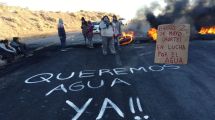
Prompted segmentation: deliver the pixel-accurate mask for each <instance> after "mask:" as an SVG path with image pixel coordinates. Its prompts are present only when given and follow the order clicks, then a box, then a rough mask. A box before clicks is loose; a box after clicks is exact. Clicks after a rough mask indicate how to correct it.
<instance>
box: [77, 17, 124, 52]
mask: <svg viewBox="0 0 215 120" xmlns="http://www.w3.org/2000/svg"><path fill="white" fill-rule="evenodd" d="M81 21H82V25H81V29H82V34H83V36H84V39H85V41H86V40H88V43H89V44H88V45H89V47H90V48H92V47H93V43H92V38H93V25H92V23H91V21H88V22H87V21H86V20H85V18H84V17H82V19H81ZM121 25H122V23H121V22H120V21H119V20H118V19H117V16H116V15H113V17H112V22H111V21H110V19H109V17H108V16H107V15H106V16H104V17H103V18H102V19H101V22H100V24H99V28H100V30H101V37H102V52H103V54H104V55H107V51H108V48H109V49H110V52H111V54H116V49H115V47H117V48H118V49H120V44H119V37H120V35H121V31H122V30H121Z"/></svg>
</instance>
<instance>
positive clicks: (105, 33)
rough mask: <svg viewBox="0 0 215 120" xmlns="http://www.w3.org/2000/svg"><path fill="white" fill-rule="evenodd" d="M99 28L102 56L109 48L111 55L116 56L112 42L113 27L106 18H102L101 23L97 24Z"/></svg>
mask: <svg viewBox="0 0 215 120" xmlns="http://www.w3.org/2000/svg"><path fill="white" fill-rule="evenodd" d="M99 27H100V28H101V37H102V46H103V47H102V52H103V55H107V49H108V47H109V49H110V52H111V54H116V50H115V47H114V40H113V35H114V31H113V25H112V23H111V22H110V19H109V17H108V16H104V17H103V18H102V21H101V22H100V24H99Z"/></svg>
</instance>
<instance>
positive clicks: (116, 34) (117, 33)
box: [112, 15, 122, 50]
mask: <svg viewBox="0 0 215 120" xmlns="http://www.w3.org/2000/svg"><path fill="white" fill-rule="evenodd" d="M112 19H113V21H112V24H113V28H114V42H115V45H116V48H117V49H118V50H119V49H120V43H119V36H120V35H121V34H122V30H121V22H120V21H119V20H118V19H117V17H116V15H113V18H112Z"/></svg>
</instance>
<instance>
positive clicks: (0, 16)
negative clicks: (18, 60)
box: [0, 5, 112, 39]
mask: <svg viewBox="0 0 215 120" xmlns="http://www.w3.org/2000/svg"><path fill="white" fill-rule="evenodd" d="M106 14H107V13H103V12H89V11H83V10H81V11H79V12H75V13H72V12H51V11H31V10H29V9H27V8H20V7H12V6H6V5H0V26H1V27H0V38H1V39H2V38H11V37H13V36H20V37H32V36H41V35H48V34H53V33H56V27H57V22H58V18H62V19H63V20H64V23H65V28H66V31H79V30H80V19H81V17H82V16H83V17H85V18H86V19H87V20H91V21H99V20H100V19H101V17H102V16H104V15H106ZM107 15H109V16H112V14H111V13H108V14H107Z"/></svg>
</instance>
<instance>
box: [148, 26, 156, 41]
mask: <svg viewBox="0 0 215 120" xmlns="http://www.w3.org/2000/svg"><path fill="white" fill-rule="evenodd" d="M147 34H148V36H149V37H150V38H152V39H153V40H154V41H156V40H157V38H158V34H157V29H156V28H150V29H149V31H148V33H147Z"/></svg>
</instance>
